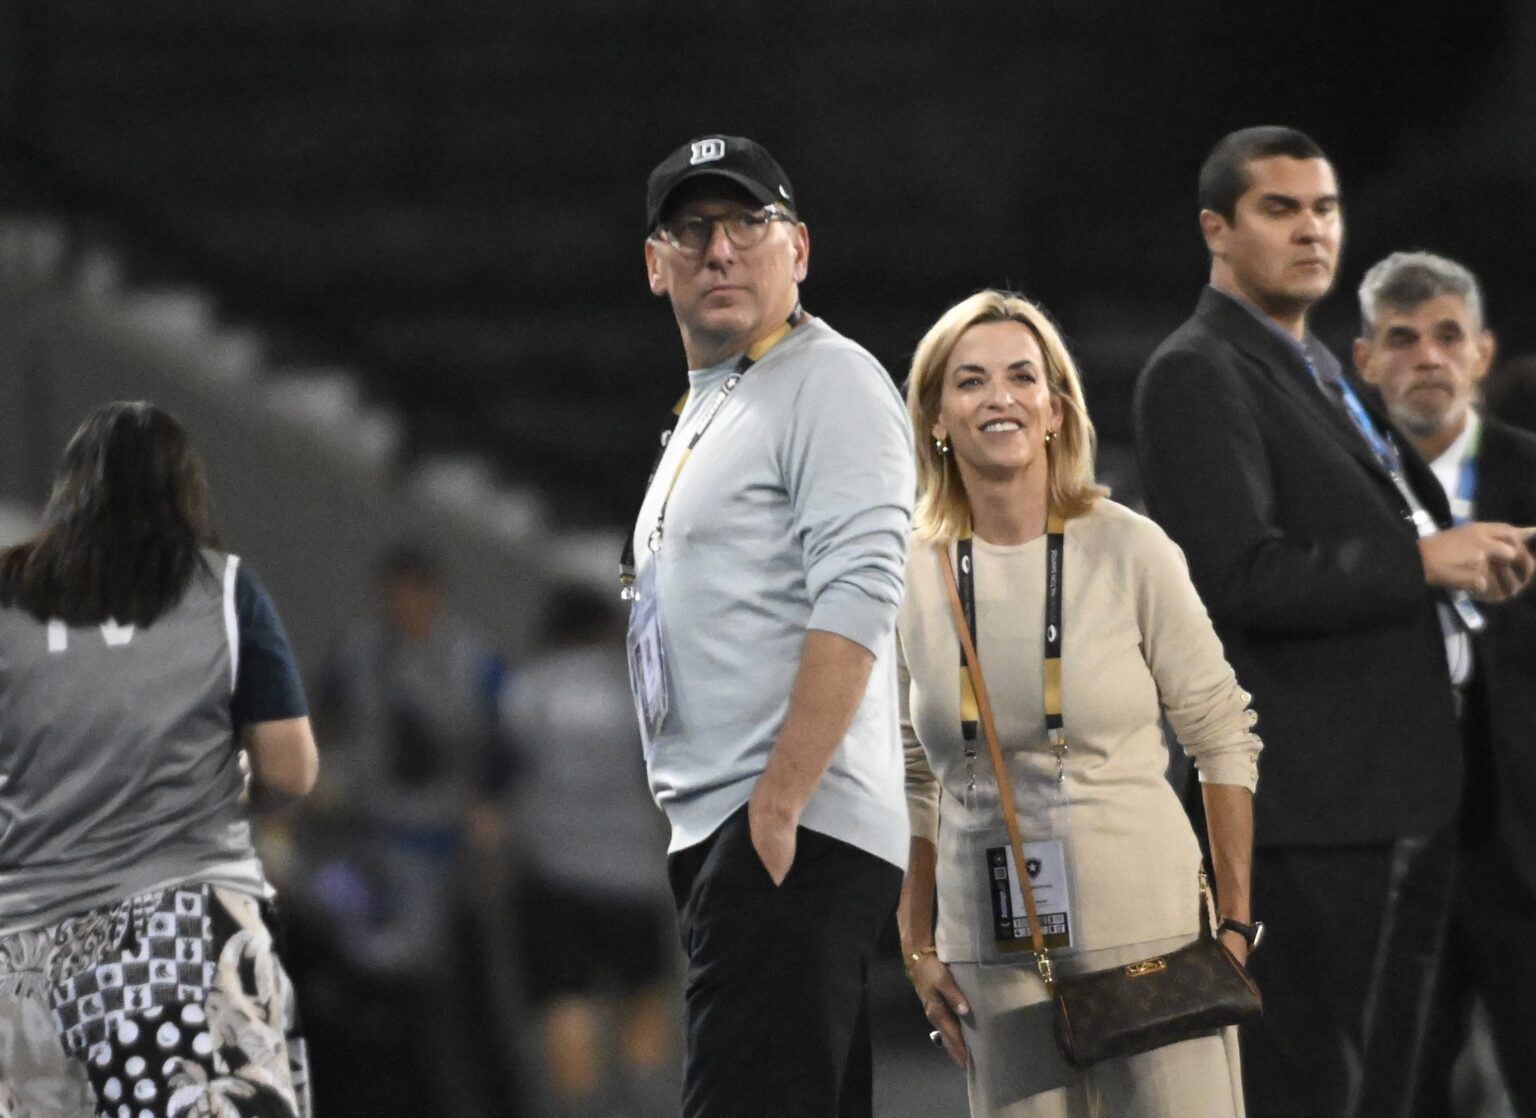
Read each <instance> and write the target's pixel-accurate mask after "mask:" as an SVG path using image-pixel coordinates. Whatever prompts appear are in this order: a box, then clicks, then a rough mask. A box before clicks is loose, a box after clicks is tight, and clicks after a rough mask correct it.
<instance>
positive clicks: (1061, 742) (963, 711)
mask: <svg viewBox="0 0 1536 1118" xmlns="http://www.w3.org/2000/svg"><path fill="white" fill-rule="evenodd" d="M1065 555H1066V522H1065V521H1064V520H1063V518H1062V516H1061V514H1060V513H1058V512H1056V511H1055V510H1054V509H1053V510H1051V513H1050V516H1049V517H1048V518H1047V521H1046V531H1045V661H1044V672H1045V685H1044V696H1045V732H1046V736H1047V737H1048V738H1049V739H1050V742H1051V749H1052V750H1054V751H1055V753H1056V779H1057V780H1060V779H1062V775H1063V771H1064V765H1065V761H1066V753H1067V732H1066V722H1065V720H1064V719H1063V717H1062V711H1061V636H1062V617H1061V598H1062V568H1063V561H1064V558H1065ZM955 557H956V560H957V562H956V566H957V567H958V573H957V575H956V578H955V582H956V584H957V587H958V589H959V592H960V609H961V612H962V613H964V614H965V626H966V628H967V629H968V630H969V631H970V634H971V644H972V646H974V647H980V644H979V641H978V638H977V635H976V567H975V556H974V555H973V553H972V548H971V536H970V533H969V532H967V533H966V534H965V535H963V536H961V537H960V538H959V539H958V540H956V541H955ZM978 655H979V654H978ZM966 664H967V661H966V656H965V645H964V643H963V642H962V644H961V646H960V736H961V737H962V738H964V740H965V742H966V746H965V754H966V756H967V757H974V756H975V754H976V747H975V746H974V745H972V744H971V743H972V742H974V741H975V740H976V718H977V707H976V691H975V687H974V685H973V684H972V683H971V675H970V672H969V671H968V670H967V666H966ZM978 666H979V665H978Z"/></svg>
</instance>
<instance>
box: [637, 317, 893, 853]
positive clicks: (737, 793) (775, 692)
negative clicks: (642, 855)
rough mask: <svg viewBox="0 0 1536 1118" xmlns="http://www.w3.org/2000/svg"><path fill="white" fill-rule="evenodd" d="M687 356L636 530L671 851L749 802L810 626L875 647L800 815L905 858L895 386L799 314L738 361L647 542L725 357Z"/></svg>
mask: <svg viewBox="0 0 1536 1118" xmlns="http://www.w3.org/2000/svg"><path fill="white" fill-rule="evenodd" d="M740 360H741V359H740V357H733V358H732V359H730V360H729V361H726V362H724V363H722V364H720V365H717V366H714V367H712V368H708V369H701V370H694V371H691V372H690V373H689V374H688V376H689V382H690V387H691V393H690V395H689V399H688V404H687V406H686V407H685V408H684V410H683V414H682V416H681V417H680V419H679V420H678V424H677V428H676V433H675V436H674V437H673V439H672V440H671V442H670V443H669V445H668V447H667V451H666V453H665V454H664V455H663V457H662V460H661V463H660V465H659V467H658V468H657V470H656V476H655V478H654V480H653V481H652V483H651V487H650V490H649V491H648V492H647V494H646V498H645V502H644V504H643V505H642V506H641V510H640V516H639V519H638V521H637V522H636V526H635V540H634V543H635V554H636V557H637V565H638V568H639V570H640V571H641V573H642V576H643V575H644V572H645V568H646V567H647V566H648V565H650V564H657V566H656V570H655V577H656V595H657V600H658V602H659V604H660V612H661V624H662V646H663V649H664V652H665V658H666V671H667V684H668V688H669V691H670V709H669V712H668V714H667V718H666V721H665V723H664V724H663V725H662V727H661V730H660V732H659V733H658V734H657V735H656V738H655V741H654V750H653V753H652V756H651V759H650V766H649V770H650V781H651V790H652V792H653V793H654V795H655V797H656V801H657V803H658V804H660V805H661V807H662V808H663V810H665V811H666V813H667V816H668V818H669V819H670V821H671V824H672V841H671V846H670V849H672V850H681V849H683V848H685V847H688V846H692V845H693V844H695V843H697V842H701V841H702V840H704V839H706V838H708V837H709V836H710V835H711V834H712V833H713V832H714V831H715V830H716V829H717V828H718V827H719V826H720V824H721V823H723V822H724V821H725V820H726V819H727V818H728V817H729V816H730V815H731V814H732V813H733V812H735V811H736V810H737V809H738V808H740V807H741V806H742V805H743V804H745V803H746V802H747V800H748V798H749V797H750V796H751V794H752V789H753V787H754V785H755V784H756V781H757V778H758V776H759V775H761V773H762V771H763V769H764V767H765V766H766V764H767V761H768V755H769V753H770V752H771V750H772V749H773V746H774V743H775V742H776V741H777V738H778V734H779V730H780V728H781V727H782V726H783V723H784V717H785V714H786V712H787V710H788V706H789V696H790V691H791V688H792V687H793V684H794V678H795V673H796V670H797V669H798V667H799V663H800V653H801V648H802V646H803V644H804V641H805V634H806V631H807V630H808V629H819V630H824V631H826V632H831V633H837V634H839V635H840V636H843V637H846V638H848V639H849V640H852V641H856V642H857V643H859V644H861V645H863V646H864V647H865V648H868V649H869V650H870V651H871V652H873V653H874V654H875V657H876V660H875V667H874V672H873V674H872V675H871V678H870V682H869V687H868V689H867V690H866V692H865V694H864V698H863V701H862V702H861V703H860V704H859V708H858V712H857V714H855V716H854V720H853V725H852V727H851V728H850V730H849V731H848V735H847V737H846V738H844V740H843V742H842V743H841V745H839V746H838V748H837V751H836V753H835V754H834V755H833V758H832V762H831V765H830V766H829V768H828V770H827V773H826V775H825V776H824V777H823V778H822V780H821V783H820V784H819V785H818V787H817V789H816V791H815V793H814V794H813V795H812V797H811V799H810V801H809V803H807V805H806V807H805V810H804V812H803V813H802V815H801V823H802V825H804V826H806V827H808V828H810V829H812V830H815V831H819V832H821V833H823V834H827V835H831V836H833V837H834V838H838V839H841V840H843V841H845V842H848V843H851V844H853V845H854V846H857V847H859V848H860V849H863V850H866V851H868V852H870V853H871V854H874V855H876V856H878V857H880V858H883V859H885V860H886V861H889V862H891V863H893V864H895V865H898V866H905V865H906V857H907V844H908V826H907V817H906V801H905V798H904V792H903V779H904V778H903V768H902V755H901V742H900V734H899V730H898V725H897V701H896V669H895V654H894V647H893V646H894V636H893V632H894V627H895V621H896V613H897V609H898V607H899V606H900V604H901V595H902V579H903V572H904V568H905V562H906V541H907V531H908V525H909V523H910V520H911V514H912V499H913V492H914V488H915V480H914V474H913V464H912V431H911V426H910V424H909V423H908V420H907V415H906V409H905V407H904V406H903V404H902V400H901V397H900V395H899V394H898V393H897V391H896V389H895V386H894V385H893V384H892V383H891V380H890V378H889V377H888V376H887V375H886V373H885V370H884V369H882V368H881V367H880V364H879V362H877V361H876V360H875V359H874V358H873V357H872V356H871V355H870V354H869V353H868V352H866V351H865V350H864V349H863V348H861V347H860V346H858V345H856V344H855V343H854V342H851V341H849V340H848V339H847V338H844V337H843V336H842V335H840V334H838V333H837V332H836V331H835V330H833V329H832V328H831V327H829V326H827V325H826V324H825V323H824V322H822V321H820V320H816V319H813V320H811V321H808V322H806V323H805V324H804V325H802V326H800V327H798V328H796V329H795V330H793V331H791V332H790V334H789V335H788V336H787V337H786V338H785V339H784V340H783V341H782V342H780V343H779V344H778V345H776V346H774V347H773V349H771V350H770V351H769V352H768V353H767V354H766V355H765V356H764V357H763V358H762V359H761V360H760V361H759V362H757V363H756V364H755V365H753V366H751V368H750V369H748V370H747V372H746V374H745V375H744V376H743V377H742V379H741V381H740V383H739V384H738V385H737V386H736V388H735V390H734V391H733V392H732V393H731V394H730V396H729V397H728V398H727V399H726V401H725V403H724V406H722V407H721V408H720V410H719V412H718V414H717V415H716V416H715V418H714V420H713V422H712V423H711V424H710V426H709V429H708V431H707V433H706V434H705V435H704V437H703V438H702V440H701V441H700V442H699V444H698V446H697V447H696V448H695V449H694V450H693V452H692V453H691V454H689V455H688V459H687V465H686V468H685V469H684V470H683V471H682V473H681V474H680V475H678V478H677V485H676V488H675V489H674V490H673V492H672V496H671V500H670V503H669V504H668V505H667V511H666V534H665V539H664V541H663V543H662V546H661V549H660V551H659V552H658V553H656V554H652V553H651V551H650V549H649V548H648V547H647V539H648V538H649V536H650V535H651V531H652V529H653V528H654V527H655V526H656V517H657V511H658V509H659V508H660V506H661V504H662V500H663V498H664V497H665V496H666V492H667V489H668V487H669V486H670V485H671V483H672V479H673V475H674V474H675V473H676V471H677V466H678V462H679V460H680V459H681V457H682V456H683V453H684V449H685V447H686V446H687V444H688V442H689V441H690V440H691V439H692V437H693V434H694V432H695V431H696V430H697V429H698V427H699V424H700V422H701V420H702V419H703V417H704V415H705V414H706V412H707V411H708V409H709V408H710V407H711V406H712V404H713V403H714V401H715V398H716V397H717V396H718V395H719V393H720V390H721V386H722V385H723V383H724V382H725V380H726V378H727V377H729V376H730V375H731V373H733V372H734V371H735V370H736V369H737V368H738V367H739V365H740Z"/></svg>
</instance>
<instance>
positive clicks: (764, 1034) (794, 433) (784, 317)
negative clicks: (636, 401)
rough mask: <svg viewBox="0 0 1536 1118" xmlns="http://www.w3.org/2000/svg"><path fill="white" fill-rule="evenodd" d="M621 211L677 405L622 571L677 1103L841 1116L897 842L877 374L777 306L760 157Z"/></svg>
mask: <svg viewBox="0 0 1536 1118" xmlns="http://www.w3.org/2000/svg"><path fill="white" fill-rule="evenodd" d="M646 218H647V220H646V240H645V266H646V275H647V278H648V280H649V282H650V288H651V292H652V293H653V294H655V295H657V296H660V297H665V298H667V299H668V300H669V301H670V302H671V305H672V313H673V317H674V318H675V319H676V321H677V325H678V330H679V332H680V333H681V335H682V342H683V354H684V356H685V358H686V359H687V362H688V369H689V373H688V381H689V394H688V397H687V399H686V401H685V403H684V405H683V407H682V409H681V414H680V416H679V418H678V420H677V425H676V429H675V432H676V434H675V437H673V438H671V441H670V442H667V443H666V444H665V450H664V452H663V454H662V455H661V457H660V458H659V459H658V461H657V468H656V470H655V473H654V475H653V478H652V481H651V484H650V486H649V487H648V491H647V493H646V495H645V499H644V502H643V503H642V505H641V509H640V514H639V517H638V519H637V521H636V526H635V530H634V533H633V536H632V537H631V540H630V544H629V547H628V548H626V555H625V564H624V566H625V570H624V572H623V573H624V575H625V576H626V577H627V578H628V579H629V580H630V591H631V592H632V593H633V594H634V595H635V597H634V600H633V602H632V608H631V613H630V645H631V648H630V656H631V669H632V672H631V674H632V677H633V681H634V684H635V689H636V700H637V702H636V705H637V708H638V712H639V714H640V716H641V722H642V733H643V735H644V748H645V750H646V757H647V762H648V772H649V775H650V782H651V790H652V792H653V793H654V794H655V796H656V799H657V802H658V803H659V804H660V805H661V807H662V808H663V810H665V811H666V813H667V816H668V819H669V820H670V822H671V824H672V839H671V843H670V847H669V850H670V857H669V860H668V870H669V873H670V876H671V883H672V890H673V896H674V898H675V900H676V904H677V909H678V914H679V924H680V926H681V932H682V938H683V943H684V946H685V947H686V949H687V952H688V959H689V969H688V988H687V993H686V1030H687V1038H686V1052H687V1054H686V1061H685V1070H684V1086H683V1114H684V1115H685V1118H756V1116H759V1115H761V1116H765V1118H770V1116H771V1118H801V1116H804V1118H828V1116H830V1115H834V1114H837V1115H842V1116H844V1118H854V1116H861V1115H862V1116H868V1115H869V1114H870V1112H871V1108H872V1106H873V1063H872V1059H873V1058H872V1054H871V1049H870V1036H869V1014H868V991H867V976H868V968H869V962H870V959H871V957H872V956H873V954H874V951H875V943H876V940H877V938H878V936H879V934H880V931H881V929H882V927H883V926H884V925H885V924H886V923H887V922H888V921H889V919H890V914H891V912H892V910H893V909H894V908H895V904H896V897H897V894H898V892H899V891H900V888H901V870H902V866H903V865H904V864H905V862H906V853H907V851H906V841H907V840H906V832H907V827H906V811H905V807H904V805H903V802H902V791H901V749H900V741H899V738H898V734H897V728H896V671H895V648H894V635H893V632H894V628H895V623H896V610H897V607H898V606H899V605H900V603H901V587H902V569H903V566H904V562H905V557H906V537H907V528H908V521H909V518H910V515H911V501H912V453H911V431H910V429H909V428H908V425H907V419H906V414H905V412H904V411H903V410H902V406H901V399H900V397H899V396H898V394H897V392H896V389H895V386H894V385H893V384H892V383H891V380H890V377H889V376H888V375H887V374H886V372H885V370H884V369H883V368H881V366H880V364H879V362H877V361H876V360H875V359H874V358H873V357H871V356H870V355H869V353H868V352H867V351H865V350H864V349H863V348H861V347H860V346H858V345H856V344H855V343H854V342H852V341H850V340H848V339H847V338H845V337H843V336H842V335H841V334H839V333H838V332H837V331H835V330H834V329H833V328H832V327H831V326H829V325H827V324H826V323H825V322H823V321H821V320H820V319H818V318H815V317H814V316H812V315H809V314H806V313H805V311H804V310H803V309H802V308H801V306H800V283H801V282H802V281H803V280H804V279H805V276H806V272H807V269H808V267H809V264H810V251H811V242H810V232H809V230H808V229H807V228H806V226H805V225H804V224H803V223H802V222H801V221H800V218H799V214H798V211H797V209H796V206H795V196H794V192H793V190H792V189H791V187H790V184H789V179H788V177H787V176H786V175H785V174H784V171H783V169H782V168H781V167H780V166H779V165H778V163H777V162H775V161H774V159H773V157H772V156H770V155H769V154H768V153H767V152H766V151H765V150H764V149H763V148H762V147H761V146H760V145H758V144H756V143H754V142H752V141H751V140H747V139H743V138H741V137H739V136H703V137H700V138H698V139H696V140H693V141H691V142H690V143H687V144H684V145H683V146H682V147H681V148H679V149H678V150H677V151H675V152H673V153H672V154H671V155H669V156H668V157H667V158H666V159H664V160H663V161H662V162H661V163H660V164H659V165H658V166H657V167H656V169H655V170H654V171H653V172H652V173H651V177H650V181H649V183H648V187H647V191H646Z"/></svg>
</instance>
